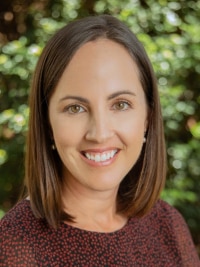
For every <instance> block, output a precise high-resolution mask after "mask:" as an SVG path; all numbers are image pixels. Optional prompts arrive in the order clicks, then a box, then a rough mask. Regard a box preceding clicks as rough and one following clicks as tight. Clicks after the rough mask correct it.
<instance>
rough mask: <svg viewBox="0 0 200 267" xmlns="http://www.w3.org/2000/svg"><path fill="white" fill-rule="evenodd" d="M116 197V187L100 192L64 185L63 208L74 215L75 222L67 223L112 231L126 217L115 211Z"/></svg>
mask: <svg viewBox="0 0 200 267" xmlns="http://www.w3.org/2000/svg"><path fill="white" fill-rule="evenodd" d="M116 197H117V189H116V190H114V191H113V190H110V191H109V190H108V191H106V192H101V191H93V190H89V189H85V188H84V189H83V188H81V189H80V188H79V189H77V188H76V189H74V188H73V187H70V186H69V185H67V186H65V187H64V190H63V204H64V210H65V211H66V212H67V213H69V214H71V215H72V216H74V217H75V223H69V224H71V225H73V226H75V227H77V228H81V229H83V230H88V231H97V232H112V231H116V230H118V229H120V228H122V227H123V226H124V224H125V223H126V221H127V219H126V218H125V217H124V216H122V215H120V214H118V213H117V211H116Z"/></svg>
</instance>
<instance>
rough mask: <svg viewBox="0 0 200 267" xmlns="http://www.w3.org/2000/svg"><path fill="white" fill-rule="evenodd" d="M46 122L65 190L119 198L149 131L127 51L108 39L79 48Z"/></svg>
mask: <svg viewBox="0 0 200 267" xmlns="http://www.w3.org/2000/svg"><path fill="white" fill-rule="evenodd" d="M49 119H50V124H51V128H52V132H53V138H54V141H55V145H56V149H57V152H58V154H59V156H60V158H61V161H62V163H63V178H64V180H65V182H66V183H67V184H68V186H71V187H73V188H74V189H77V190H79V192H80V190H90V191H91V190H92V191H96V192H97V191H98V192H99V191H108V190H109V191H114V192H117V190H118V187H119V184H120V182H121V181H122V180H123V178H124V177H125V175H126V174H127V173H128V172H129V170H130V169H131V168H132V166H133V165H134V164H135V163H136V161H137V159H138V157H139V155H140V152H141V149H142V146H143V137H144V134H145V131H146V128H147V104H146V101H145V95H144V92H143V89H142V86H141V83H140V80H139V70H138V68H137V65H136V64H135V63H134V61H133V59H132V58H131V56H130V55H129V54H128V52H127V51H126V50H125V48H123V47H122V46H121V45H119V44H118V43H115V42H113V41H110V40H107V39H99V40H96V41H91V42H88V43H86V44H85V45H83V46H82V47H81V48H80V49H79V50H78V51H77V52H76V53H75V55H74V56H73V58H72V60H71V62H70V63H69V65H68V66H67V68H66V69H65V71H64V73H63V75H62V77H61V79H60V80H59V82H58V85H57V86H56V88H55V90H54V93H53V95H52V97H51V99H50V103H49Z"/></svg>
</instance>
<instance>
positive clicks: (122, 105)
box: [113, 100, 131, 110]
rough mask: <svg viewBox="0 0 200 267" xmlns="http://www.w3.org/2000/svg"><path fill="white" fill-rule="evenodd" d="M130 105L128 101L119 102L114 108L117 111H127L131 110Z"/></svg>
mask: <svg viewBox="0 0 200 267" xmlns="http://www.w3.org/2000/svg"><path fill="white" fill-rule="evenodd" d="M130 106H131V105H130V103H129V102H127V101H122V100H121V101H118V102H117V103H115V104H114V105H113V108H114V109H115V110H127V109H128V108H130Z"/></svg>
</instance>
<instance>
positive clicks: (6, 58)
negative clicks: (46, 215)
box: [0, 0, 200, 253]
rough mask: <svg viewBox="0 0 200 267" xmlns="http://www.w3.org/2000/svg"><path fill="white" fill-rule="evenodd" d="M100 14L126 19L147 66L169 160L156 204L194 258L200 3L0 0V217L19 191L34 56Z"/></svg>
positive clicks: (199, 174)
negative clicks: (178, 216) (179, 228)
mask: <svg viewBox="0 0 200 267" xmlns="http://www.w3.org/2000/svg"><path fill="white" fill-rule="evenodd" d="M102 13H107V14H112V15H114V16H116V17H118V18H119V19H121V20H122V21H124V22H125V23H126V24H127V25H128V26H129V27H130V28H131V29H132V30H133V32H134V33H135V34H136V35H137V36H138V38H139V40H140V41H141V42H142V43H143V44H144V47H145V49H146V50H147V53H148V54H149V57H150V59H151V61H152V63H153V66H154V70H155V72H156V76H157V79H158V85H159V90H160V97H161V103H162V111H163V117H164V124H165V134H166V144H167V156H168V175H167V183H166V189H165V190H164V192H163V194H162V198H163V199H165V200H166V201H167V202H169V203H170V204H172V205H173V206H175V207H176V208H177V209H178V210H179V211H180V212H181V213H182V215H183V216H184V218H185V220H186V222H187V224H188V226H189V228H190V231H191V233H192V236H193V239H194V242H195V244H196V247H197V250H198V252H199V253H200V26H199V25H200V1H199V0H196V1H191V0H177V1H173V0H172V1H166V0H158V1H154V0H147V1H144V0H123V1H120V0H97V1H95V0H94V1H91V0H85V1H84V0H69V1H68V0H1V2H0V217H2V216H3V215H4V214H5V212H6V211H8V210H9V209H10V208H11V207H12V206H13V205H14V204H15V203H16V201H17V199H18V197H19V192H20V190H21V188H22V180H23V175H24V152H25V147H24V143H25V137H26V132H27V130H28V129H27V120H28V115H29V109H28V105H27V99H28V95H29V88H30V81H31V76H32V73H33V70H34V67H35V64H36V62H37V60H38V57H39V55H40V53H41V51H42V49H43V47H44V45H45V44H46V42H47V40H48V39H49V38H50V37H51V36H52V35H53V33H54V32H55V31H56V30H57V29H59V28H60V27H62V26H64V25H65V24H66V23H68V22H69V21H72V20H75V19H77V18H80V17H84V16H86V15H95V14H102Z"/></svg>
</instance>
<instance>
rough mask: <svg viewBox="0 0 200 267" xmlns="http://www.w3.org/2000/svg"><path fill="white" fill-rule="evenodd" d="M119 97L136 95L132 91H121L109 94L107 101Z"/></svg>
mask: <svg viewBox="0 0 200 267" xmlns="http://www.w3.org/2000/svg"><path fill="white" fill-rule="evenodd" d="M120 95H132V96H136V94H135V93H134V92H132V91H129V90H122V91H118V92H116V93H113V94H111V95H110V96H109V97H108V100H111V99H113V98H115V97H118V96H120Z"/></svg>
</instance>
